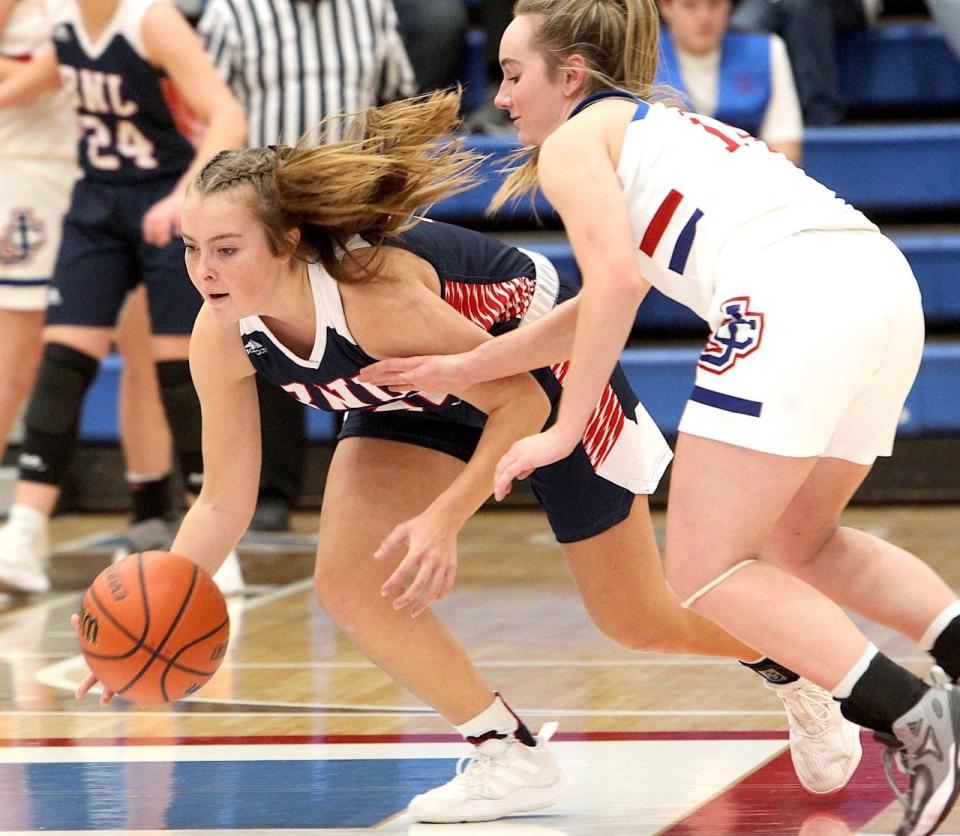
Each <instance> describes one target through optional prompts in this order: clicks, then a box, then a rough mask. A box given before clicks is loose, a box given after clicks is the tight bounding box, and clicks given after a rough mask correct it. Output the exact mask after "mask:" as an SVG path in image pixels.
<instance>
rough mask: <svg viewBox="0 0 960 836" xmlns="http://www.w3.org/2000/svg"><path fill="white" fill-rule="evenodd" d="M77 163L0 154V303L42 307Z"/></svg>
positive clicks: (11, 307)
mask: <svg viewBox="0 0 960 836" xmlns="http://www.w3.org/2000/svg"><path fill="white" fill-rule="evenodd" d="M76 173H77V167H76V165H75V164H74V163H73V162H68V161H65V160H63V161H61V160H23V159H17V158H6V159H0V308H6V309H8V310H22V311H42V310H44V309H45V308H46V306H47V286H48V284H49V282H50V277H51V276H52V275H53V268H54V264H55V263H56V260H57V252H58V250H59V249H60V233H61V229H62V226H63V216H64V214H65V213H66V211H67V207H68V206H69V203H70V192H71V190H72V188H73V183H74V180H75V179H76Z"/></svg>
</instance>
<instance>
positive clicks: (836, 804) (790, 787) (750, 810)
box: [663, 734, 894, 836]
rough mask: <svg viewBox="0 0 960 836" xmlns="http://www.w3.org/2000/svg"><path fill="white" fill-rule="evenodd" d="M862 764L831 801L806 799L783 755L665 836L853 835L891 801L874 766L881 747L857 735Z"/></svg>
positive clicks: (786, 755)
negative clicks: (755, 835) (723, 834)
mask: <svg viewBox="0 0 960 836" xmlns="http://www.w3.org/2000/svg"><path fill="white" fill-rule="evenodd" d="M861 738H862V742H863V761H861V763H860V767H859V768H858V769H857V771H856V772H855V773H854V775H853V778H851V779H850V783H849V784H847V786H846V787H844V788H843V789H842V790H840V792H837V793H834V794H833V795H812V794H811V793H808V792H807V791H806V790H805V789H803V787H802V786H800V783H799V781H797V779H796V776H795V775H794V772H793V765H792V764H791V762H790V753H789V752H783V753H781V754H780V755H777V756H776V757H774V758H773V759H772V760H770V761H768V762H767V763H766V764H764V765H763V766H761V767H760V768H759V769H757V770H755V771H754V772H752V773H750V774H749V775H748V776H746V777H745V778H744V779H743V780H741V781H738V782H737V783H736V784H734V785H733V786H731V787H730V788H728V789H726V790H724V791H723V792H721V793H720V794H719V795H718V796H716V797H715V798H713V799H711V800H710V801H708V802H707V803H706V804H704V805H703V806H701V807H699V808H698V809H697V810H695V811H694V812H693V813H691V814H690V815H689V816H687V817H686V818H685V819H683V820H682V821H680V822H678V823H677V824H675V825H672V826H671V827H669V828H668V829H666V830H664V831H663V833H664V834H670V836H716V834H718V833H736V834H737V836H748V835H749V834H765V836H770V834H787V833H790V834H801V836H802V834H804V833H813V832H817V833H833V834H844V833H853V832H856V831H857V830H858V829H859V828H861V827H863V825H865V824H866V823H867V822H869V821H870V820H871V819H873V818H874V817H876V816H877V815H879V814H880V813H882V812H883V811H884V810H885V809H886V808H887V807H888V806H889V805H890V804H891V803H892V802H893V800H894V796H893V792H892V791H891V789H890V786H889V784H887V779H886V777H885V776H884V774H883V767H882V765H881V760H880V752H881V750H882V748H883V746H882V744H880V743H876V742H875V741H874V740H873V739H872V738H870V737H869V736H868V735H866V734H863V735H861Z"/></svg>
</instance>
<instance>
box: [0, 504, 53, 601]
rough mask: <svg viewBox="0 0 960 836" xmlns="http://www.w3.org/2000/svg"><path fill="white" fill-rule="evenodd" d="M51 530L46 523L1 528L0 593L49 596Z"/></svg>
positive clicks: (14, 524)
mask: <svg viewBox="0 0 960 836" xmlns="http://www.w3.org/2000/svg"><path fill="white" fill-rule="evenodd" d="M49 559H50V530H49V527H48V526H47V524H46V523H45V522H44V523H42V524H38V525H24V524H22V523H18V522H12V521H11V522H7V524H6V525H4V526H3V527H2V528H0V589H3V590H6V591H8V592H20V593H24V592H27V593H29V592H48V591H49V590H50V579H49V578H48V577H47V562H48V560H49Z"/></svg>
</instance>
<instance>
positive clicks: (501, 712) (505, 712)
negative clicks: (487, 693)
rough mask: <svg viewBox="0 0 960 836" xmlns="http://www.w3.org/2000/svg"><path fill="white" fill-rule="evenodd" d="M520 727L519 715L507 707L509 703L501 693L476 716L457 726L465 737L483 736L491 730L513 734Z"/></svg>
mask: <svg viewBox="0 0 960 836" xmlns="http://www.w3.org/2000/svg"><path fill="white" fill-rule="evenodd" d="M518 728H520V721H519V720H518V719H517V716H516V715H515V714H514V713H513V712H512V711H511V710H510V709H509V708H507V704H506V703H505V702H504V701H503V699H502V697H501V696H500V695H499V694H496V695H495V696H494V698H493V702H492V703H490V705H488V706H487V707H486V708H485V709H483V711H481V712H480V713H479V714H478V715H477V716H476V717H474V718H473V719H472V720H467V722H466V723H461V724H460V725H459V726H457V727H456V729H457V731H458V732H460V734H462V735H463V736H464V738H470V737H482V736H483V735H485V734H486V733H487V732H491V731H495V732H497V733H499V734H513V733H514V732H515V731H516V730H517V729H518Z"/></svg>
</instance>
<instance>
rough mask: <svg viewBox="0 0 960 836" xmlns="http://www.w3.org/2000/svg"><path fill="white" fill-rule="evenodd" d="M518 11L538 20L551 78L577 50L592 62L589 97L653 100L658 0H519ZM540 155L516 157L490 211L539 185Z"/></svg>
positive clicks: (526, 152)
mask: <svg viewBox="0 0 960 836" xmlns="http://www.w3.org/2000/svg"><path fill="white" fill-rule="evenodd" d="M513 14H514V16H519V15H531V16H534V15H535V16H537V17H538V18H539V20H538V21H537V22H536V26H535V30H534V36H533V44H532V45H533V46H534V47H535V48H537V49H538V50H540V52H541V53H542V54H543V56H544V60H545V61H546V64H547V73H548V75H549V77H551V78H554V77H556V74H557V73H558V72H560V71H561V70H563V69H568V68H569V65H568V64H567V63H566V62H567V60H568V59H569V58H570V56H571V55H574V54H577V55H580V56H582V57H583V59H584V60H585V62H586V65H587V75H588V79H587V84H586V89H585V90H584V92H585V93H586V94H587V95H589V94H591V93H596V92H598V91H600V90H626V91H627V92H629V93H633V94H634V95H636V96H639V97H640V98H643V99H649V98H651V95H652V93H653V90H654V80H655V77H656V74H657V58H658V54H659V37H660V17H659V14H658V12H657V7H656V4H655V2H654V0H517V3H516V5H514V7H513ZM537 157H538V149H537V148H523V149H521V150H520V151H518V152H517V153H516V154H514V155H512V156H511V158H510V163H511V167H510V168H509V169H508V171H509V176H508V177H507V179H506V181H505V182H504V183H503V185H502V186H500V188H499V189H498V190H497V193H496V194H495V195H494V197H493V200H492V201H491V202H490V211H491V212H492V211H496V210H497V209H499V208H500V207H501V206H503V204H504V203H506V202H507V201H508V200H510V199H511V198H515V199H516V198H520V197H522V196H523V195H524V194H526V193H528V192H531V191H533V190H534V189H536V188H537V185H538V182H539V180H538V177H537Z"/></svg>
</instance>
